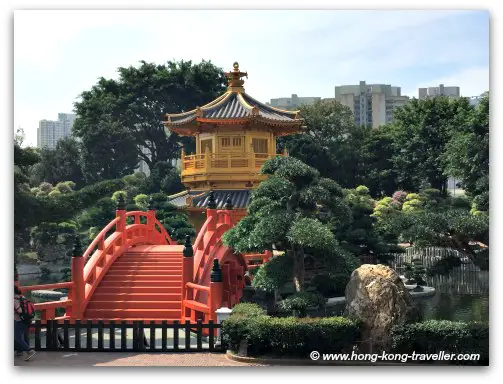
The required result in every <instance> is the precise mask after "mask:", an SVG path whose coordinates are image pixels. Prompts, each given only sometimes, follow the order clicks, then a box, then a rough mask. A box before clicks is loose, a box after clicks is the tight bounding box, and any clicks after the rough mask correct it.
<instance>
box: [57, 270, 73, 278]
mask: <svg viewBox="0 0 503 384" xmlns="http://www.w3.org/2000/svg"><path fill="white" fill-rule="evenodd" d="M59 272H60V273H61V275H62V276H61V277H62V279H63V281H72V269H71V268H61V269H60V270H59Z"/></svg>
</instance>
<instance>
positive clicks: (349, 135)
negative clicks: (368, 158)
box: [278, 101, 368, 188]
mask: <svg viewBox="0 0 503 384" xmlns="http://www.w3.org/2000/svg"><path fill="white" fill-rule="evenodd" d="M300 111H301V116H302V118H303V119H304V120H305V125H306V131H305V132H303V133H301V134H298V135H293V136H286V137H283V138H280V139H279V140H278V147H279V149H280V150H282V149H283V148H287V149H288V152H289V153H290V155H291V156H293V157H296V158H298V159H300V160H302V161H303V162H304V163H306V164H307V165H309V166H311V167H313V168H315V169H317V170H318V171H319V172H320V175H321V176H322V177H327V178H331V179H333V180H337V182H338V183H339V184H340V185H341V186H343V187H345V188H354V187H355V186H356V184H357V182H358V168H359V162H360V154H359V150H358V148H360V146H361V145H362V143H363V138H364V135H365V132H366V131H368V129H367V128H365V127H360V126H358V125H356V124H355V121H354V117H353V114H352V113H351V110H350V109H349V108H348V107H345V106H343V105H342V104H340V103H338V102H335V101H334V102H322V101H319V102H316V103H315V104H314V105H305V106H302V107H301V108H300Z"/></svg>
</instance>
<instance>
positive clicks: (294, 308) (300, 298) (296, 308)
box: [278, 292, 326, 317]
mask: <svg viewBox="0 0 503 384" xmlns="http://www.w3.org/2000/svg"><path fill="white" fill-rule="evenodd" d="M325 302H326V299H325V298H324V297H323V295H321V294H320V293H317V292H297V293H294V294H293V295H290V296H288V297H287V298H286V299H283V300H281V301H280V302H279V303H278V309H279V310H280V311H281V312H284V313H287V314H289V315H294V316H298V317H304V316H306V314H307V309H308V308H310V307H315V308H324V307H325Z"/></svg>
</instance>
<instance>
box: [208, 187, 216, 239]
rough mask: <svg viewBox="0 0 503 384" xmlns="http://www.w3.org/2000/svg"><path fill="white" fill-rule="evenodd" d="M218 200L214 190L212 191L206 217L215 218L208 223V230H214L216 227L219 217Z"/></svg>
mask: <svg viewBox="0 0 503 384" xmlns="http://www.w3.org/2000/svg"><path fill="white" fill-rule="evenodd" d="M217 215H218V214H217V202H216V200H215V194H214V193H213V191H210V195H209V199H208V208H207V209H206V217H207V218H208V219H209V218H213V220H211V221H210V222H209V223H208V231H214V230H215V228H216V224H217V223H216V219H217Z"/></svg>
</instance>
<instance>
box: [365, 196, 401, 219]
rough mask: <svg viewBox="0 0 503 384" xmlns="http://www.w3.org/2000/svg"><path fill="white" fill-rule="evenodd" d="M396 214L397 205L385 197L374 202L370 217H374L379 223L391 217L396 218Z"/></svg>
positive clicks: (397, 210) (397, 211) (397, 212)
mask: <svg viewBox="0 0 503 384" xmlns="http://www.w3.org/2000/svg"><path fill="white" fill-rule="evenodd" d="M404 204H405V203H404ZM402 209H403V208H402ZM398 214H399V205H398V204H397V203H395V202H394V201H393V199H392V198H391V197H388V196H386V197H383V198H382V199H381V200H379V201H377V202H376V205H375V207H374V212H373V213H372V215H371V216H372V217H375V218H376V219H377V221H381V220H384V219H387V218H390V217H393V216H397V215H398Z"/></svg>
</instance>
